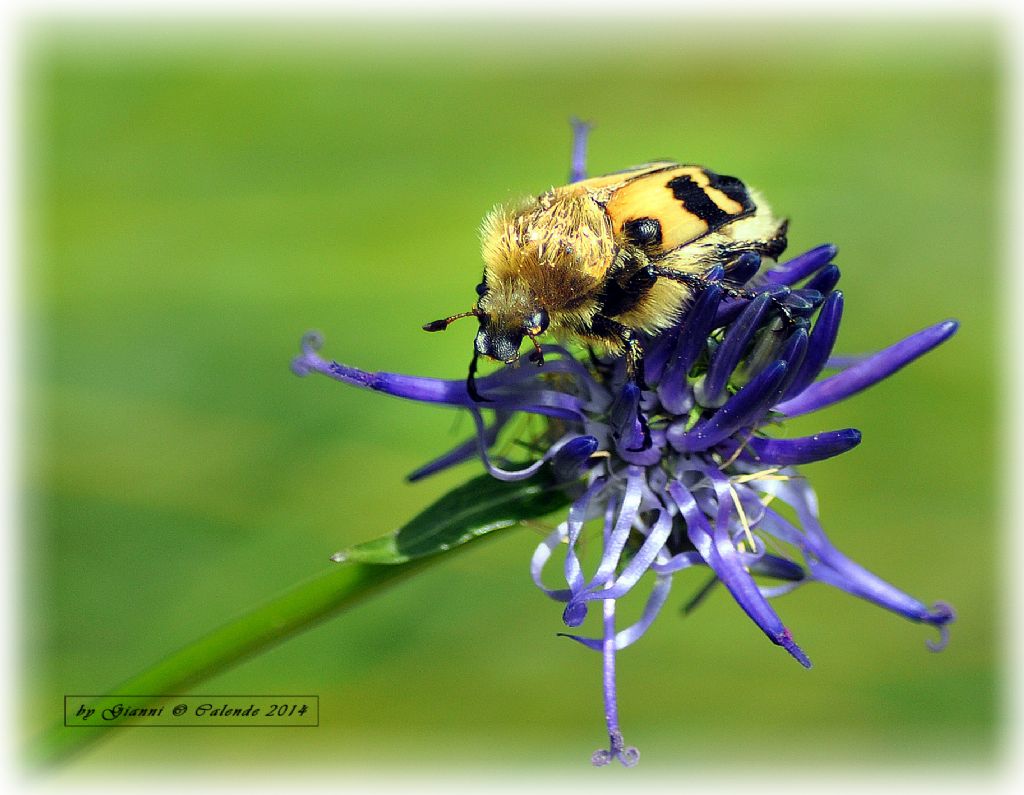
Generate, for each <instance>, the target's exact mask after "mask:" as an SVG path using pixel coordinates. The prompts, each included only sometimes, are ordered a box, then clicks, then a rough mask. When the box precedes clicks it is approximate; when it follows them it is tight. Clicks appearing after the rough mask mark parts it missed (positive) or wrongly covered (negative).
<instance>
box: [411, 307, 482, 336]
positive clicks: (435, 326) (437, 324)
mask: <svg viewBox="0 0 1024 795" xmlns="http://www.w3.org/2000/svg"><path fill="white" fill-rule="evenodd" d="M470 316H474V317H479V316H480V310H479V309H471V310H470V311H468V312H462V313H461V314H458V315H452V316H451V317H444V318H441V319H440V320H432V321H430V322H429V323H424V324H423V330H424V331H444V330H445V329H446V328H448V326H450V325H451V324H452V323H454V322H455V321H456V320H458V319H459V318H462V317H470Z"/></svg>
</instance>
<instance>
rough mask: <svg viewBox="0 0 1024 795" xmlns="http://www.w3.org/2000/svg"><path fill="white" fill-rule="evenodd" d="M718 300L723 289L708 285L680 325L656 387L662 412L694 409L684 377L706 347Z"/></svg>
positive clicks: (719, 301)
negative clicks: (671, 352)
mask: <svg viewBox="0 0 1024 795" xmlns="http://www.w3.org/2000/svg"><path fill="white" fill-rule="evenodd" d="M721 300H722V288H721V287H719V286H718V285H717V284H713V285H711V286H710V287H708V288H707V289H706V290H703V291H702V292H701V293H700V295H698V296H697V299H696V300H695V301H694V303H693V306H692V307H691V308H690V311H689V312H688V313H687V315H686V319H685V320H684V321H683V325H682V329H681V331H680V333H679V339H678V342H677V344H676V348H675V351H674V352H673V355H672V356H671V357H670V358H669V360H668V363H667V364H666V365H665V372H664V374H663V375H662V377H661V379H660V381H659V384H658V396H659V398H660V399H661V402H662V404H663V405H664V406H665V409H666V410H667V411H669V412H671V413H673V414H681V413H683V412H686V411H689V410H690V407H691V406H692V405H693V393H692V392H691V390H690V387H689V385H688V384H687V380H686V377H687V374H688V373H689V372H690V368H692V367H693V365H694V362H696V361H697V357H698V356H699V355H700V353H701V351H703V350H704V348H705V346H706V345H707V337H708V334H709V333H710V331H711V323H712V321H713V320H714V317H715V313H716V312H717V311H718V305H719V303H721Z"/></svg>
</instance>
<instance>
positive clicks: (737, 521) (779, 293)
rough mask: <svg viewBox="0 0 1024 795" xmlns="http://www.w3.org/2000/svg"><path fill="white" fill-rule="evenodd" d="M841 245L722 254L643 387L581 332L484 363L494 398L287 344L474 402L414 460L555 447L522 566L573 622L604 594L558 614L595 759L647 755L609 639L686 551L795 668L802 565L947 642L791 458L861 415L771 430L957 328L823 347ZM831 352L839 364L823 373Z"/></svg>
mask: <svg viewBox="0 0 1024 795" xmlns="http://www.w3.org/2000/svg"><path fill="white" fill-rule="evenodd" d="M835 253H836V252H835V249H834V247H832V246H821V247H819V248H816V249H813V250H811V251H808V252H806V253H804V254H801V255H800V256H797V257H795V258H794V259H791V260H789V261H788V262H785V263H782V264H779V265H771V266H770V267H769V268H767V269H762V268H761V267H760V262H759V261H758V260H757V258H756V257H743V258H741V259H740V260H739V261H737V263H735V264H734V265H733V266H731V267H730V269H729V270H728V271H727V270H724V269H722V268H716V269H715V270H713V271H712V272H711V273H710V274H708V279H709V282H710V286H709V287H708V288H707V289H705V290H703V291H701V292H700V293H698V294H697V295H696V296H695V297H694V299H693V301H692V303H691V305H690V306H689V307H688V309H687V311H686V312H685V313H684V315H683V317H682V319H681V320H680V322H679V323H678V324H677V325H676V326H674V327H673V328H670V329H668V330H667V331H665V332H663V333H661V334H660V335H658V336H657V337H651V338H648V339H646V340H644V343H643V345H644V349H645V351H646V354H645V380H646V384H647V388H645V389H641V388H640V387H638V386H637V384H636V382H635V381H634V380H631V379H629V378H628V377H627V375H626V367H625V362H624V361H623V360H622V359H621V358H613V357H607V356H604V357H602V356H598V355H596V354H594V353H593V352H592V351H590V352H588V355H586V356H580V357H577V356H574V355H573V353H572V352H571V351H570V350H568V349H567V348H565V347H562V346H560V345H547V346H544V348H543V351H544V356H545V363H544V364H543V365H542V366H540V367H532V366H522V367H505V368H503V369H501V370H499V371H497V372H495V373H493V374H491V375H488V376H486V377H483V378H479V379H477V381H476V386H477V389H478V391H479V393H480V394H481V395H483V396H484V397H485V398H486V399H487V402H486V403H480V402H477V401H476V400H474V398H473V396H471V395H470V394H469V392H468V391H467V387H466V383H465V382H464V381H462V380H453V381H448V380H441V379H435V378H426V377H418V376H407V375H398V374H393V373H371V372H367V371H364V370H358V369H356V368H353V367H349V366H346V365H343V364H339V363H337V362H333V361H326V360H324V359H323V358H321V357H320V356H319V355H318V353H317V349H318V348H319V345H320V340H319V339H318V338H317V337H316V336H314V335H307V336H306V337H305V338H304V340H303V343H302V353H301V355H300V356H299V357H297V358H296V359H295V360H294V362H293V369H294V371H295V372H296V373H298V374H300V375H305V374H306V373H309V372H319V373H322V374H324V375H327V376H329V377H331V378H334V379H336V380H339V381H342V382H345V383H349V384H353V385H356V386H362V387H367V388H370V389H374V390H377V391H380V392H384V393H386V394H390V395H394V396H397V397H404V398H408V399H411V400H416V401H421V402H431V403H443V404H446V405H451V406H456V407H461V408H464V409H466V410H468V411H469V412H470V414H471V415H472V418H473V421H474V423H475V426H476V434H475V437H474V438H473V439H470V440H469V441H467V442H465V443H464V444H461V445H459V446H458V447H456V448H455V449H453V450H452V451H450V452H448V453H446V454H445V455H443V456H441V457H439V458H437V459H435V460H434V461H432V462H430V463H428V464H426V465H424V466H422V467H421V468H419V469H418V470H416V471H415V472H413V473H412V474H411V475H410V479H412V480H418V479H420V478H423V477H426V476H427V475H430V474H432V473H435V472H438V471H440V470H442V469H445V468H447V467H450V466H452V465H454V464H456V463H459V462H461V461H464V460H467V459H469V458H472V457H473V456H474V455H479V457H480V459H481V460H482V462H483V464H484V466H485V467H486V469H487V471H488V472H490V474H491V475H493V476H494V477H495V478H499V479H501V480H521V479H525V478H529V477H531V476H532V475H535V474H536V473H537V472H538V470H540V469H541V468H542V467H545V466H549V467H550V468H551V471H552V472H553V473H554V475H555V477H556V478H557V479H558V480H559V481H560V482H561V483H563V484H564V486H565V488H566V489H568V490H570V491H571V493H572V495H573V501H572V505H571V507H570V508H569V510H568V514H567V516H566V517H565V518H564V520H563V521H562V522H561V523H560V524H559V525H558V527H557V528H556V529H555V530H554V531H553V532H552V533H551V534H550V535H549V536H548V537H547V538H545V539H544V541H543V542H542V543H541V544H540V545H539V546H538V547H537V550H536V552H535V553H534V555H533V559H532V561H531V564H530V568H531V573H532V576H533V579H534V582H535V583H536V584H537V586H538V587H539V588H541V589H542V590H543V591H544V592H545V593H546V594H547V595H548V596H549V597H551V598H552V599H554V600H556V601H558V602H561V603H563V605H564V607H563V612H562V618H563V621H564V623H565V624H566V626H567V627H568V628H570V629H575V628H577V627H579V626H581V624H582V623H583V621H584V619H585V618H586V616H587V614H588V612H589V610H590V607H591V603H592V602H600V608H601V615H602V625H601V626H602V631H601V633H600V635H599V636H597V637H587V636H584V635H580V634H575V633H567V637H569V638H572V639H573V640H575V641H577V642H578V643H580V644H582V645H583V646H585V647H587V648H589V649H593V650H595V651H598V652H600V653H601V655H602V659H603V664H604V699H605V716H606V722H607V729H608V736H609V747H608V748H607V749H602V750H600V751H598V752H596V753H595V754H594V756H593V762H594V764H598V765H603V764H607V763H608V762H610V761H611V760H612V759H618V760H619V761H620V762H621V763H622V764H625V765H627V766H628V765H633V764H635V763H636V761H637V759H638V757H639V754H638V752H637V751H636V749H635V748H630V747H627V746H626V745H625V743H624V741H623V738H622V732H621V731H620V729H619V722H618V709H617V704H616V689H615V655H616V652H617V651H618V650H620V649H623V648H625V647H626V646H629V645H630V644H632V643H634V642H635V641H637V640H638V639H639V638H640V637H642V636H643V634H644V632H645V631H646V630H647V628H648V627H649V626H650V625H651V623H652V622H653V620H654V619H655V617H656V616H657V614H658V612H659V610H660V609H661V607H662V605H663V604H664V603H665V601H666V600H667V598H668V595H669V590H670V588H671V586H672V581H673V577H674V575H675V574H676V573H678V572H680V571H682V570H683V569H689V568H695V567H704V568H705V569H708V570H710V572H711V574H712V575H713V580H712V581H713V582H720V583H721V584H722V585H724V586H725V587H726V589H727V590H728V591H729V593H730V594H731V595H732V597H733V598H734V599H735V601H736V603H737V604H738V605H739V607H740V608H742V610H743V611H744V612H745V613H746V614H747V615H748V616H749V618H750V619H751V620H752V621H753V622H754V623H755V624H756V625H757V627H759V628H760V629H761V631H762V632H763V633H764V634H765V635H766V636H767V638H768V639H769V640H770V641H771V642H772V643H774V644H776V645H778V646H781V647H782V648H783V649H785V650H786V651H787V652H788V653H789V654H790V655H792V656H793V657H794V658H795V659H796V660H797V661H798V662H799V663H800V664H801V665H803V666H805V667H810V665H811V662H810V659H809V658H808V656H807V655H806V654H805V653H804V651H803V650H802V649H801V648H800V646H799V645H797V642H796V641H795V639H794V637H793V635H792V633H791V632H790V630H789V629H788V628H787V627H786V626H785V625H784V624H783V622H782V620H781V619H780V617H779V615H778V614H777V613H776V611H775V609H774V607H773V606H772V605H771V603H770V600H771V599H773V598H774V597H777V596H780V595H782V594H784V593H787V592H789V591H792V590H793V589H795V588H798V587H800V586H801V585H803V584H805V583H807V582H811V581H819V582H824V583H827V584H829V585H832V586H834V587H836V588H840V589H842V590H844V591H847V592H848V593H851V594H853V595H854V596H858V597H861V598H862V599H867V600H868V601H871V602H874V603H875V604H877V605H880V606H881V607H884V608H887V609H889V610H892V611H894V612H896V613H899V614H900V615H902V616H904V617H906V618H908V619H910V620H912V621H917V622H922V623H926V624H930V625H932V626H934V627H936V628H938V630H939V632H940V638H939V641H938V642H935V643H933V642H929V646H930V648H932V649H934V650H938V649H941V648H942V647H943V646H944V645H945V642H946V639H947V632H948V624H949V623H950V622H951V621H952V620H953V618H954V613H953V611H952V609H951V608H950V607H949V606H948V605H946V604H943V603H941V602H939V603H936V604H934V605H932V606H928V605H926V604H924V603H922V602H920V601H918V600H917V599H914V598H913V597H911V596H908V595H907V594H905V593H903V592H902V591H900V590H899V589H897V588H896V587H895V586H893V585H891V584H889V583H888V582H885V581H884V580H882V579H880V578H879V577H877V576H875V575H874V574H872V573H871V572H869V571H868V570H867V569H865V568H863V567H862V566H860V565H859V564H857V563H855V562H853V561H852V560H850V559H849V558H848V557H846V556H845V555H843V554H842V553H841V552H840V551H839V550H838V549H837V548H836V547H835V546H833V544H832V543H831V542H830V541H829V539H828V537H827V536H826V535H825V533H824V531H823V529H822V527H821V525H820V524H819V521H818V506H817V499H816V496H815V494H814V491H813V489H812V488H811V486H810V485H809V483H808V482H807V480H806V479H805V478H804V477H803V476H802V475H801V474H800V473H799V471H798V470H797V468H796V467H798V466H799V465H801V464H805V463H809V462H812V461H819V460H822V459H826V458H831V457H833V456H836V455H839V454H841V453H844V452H846V451H847V450H850V449H851V448H853V447H855V446H856V445H857V444H859V443H860V438H861V437H860V433H859V432H858V431H857V430H855V429H852V428H845V429H838V430H831V431H823V432H821V433H816V434H814V435H812V436H805V437H800V438H783V437H781V436H780V435H779V434H778V430H779V428H780V427H781V424H782V423H783V422H784V421H785V420H786V419H787V418H789V417H795V416H798V415H802V414H808V413H810V412H813V411H817V410H818V409H820V408H823V407H825V406H828V405H830V404H832V403H835V402H837V401H840V400H843V399H845V398H847V397H849V396H851V395H853V394H855V393H856V392H859V391H860V390H862V389H865V388H867V387H869V386H871V385H872V384H874V383H877V382H878V381H880V380H882V379H884V378H886V377H888V376H889V375H891V374H893V373H894V372H896V371H897V370H899V369H900V368H902V367H903V366H905V365H906V364H908V363H909V362H911V361H913V360H914V359H916V358H917V357H918V356H921V355H922V354H924V353H926V352H928V351H929V350H931V349H932V348H934V347H935V346H937V345H938V344H940V343H942V342H943V341H945V340H946V339H948V338H949V337H950V336H951V335H952V334H953V333H954V332H955V331H956V328H957V324H956V323H955V322H954V321H945V322H942V323H938V324H936V325H934V326H930V327H928V328H925V329H923V330H921V331H919V332H917V333H915V334H912V335H910V336H909V337H907V338H906V339H903V340H901V341H900V342H898V343H896V344H894V345H892V346H890V347H888V348H886V349H884V350H882V351H879V352H877V353H875V354H872V355H867V356H862V357H855V358H844V359H830V357H831V355H832V348H833V345H834V343H835V340H836V336H837V333H838V329H839V324H840V320H841V318H842V314H843V295H842V293H840V292H838V291H837V290H836V289H835V287H836V284H837V282H838V280H839V270H838V268H837V267H836V266H835V265H834V264H833V262H832V260H833V258H834V256H835ZM726 280H727V281H728V282H729V284H730V285H731V286H732V287H735V286H736V285H744V286H745V290H744V291H743V292H742V294H739V295H737V291H736V290H734V289H733V290H726V289H724V285H721V283H722V282H724V281H726ZM730 295H732V296H734V297H728V296H730ZM826 370H829V371H831V372H832V374H830V375H828V376H826V377H821V375H822V373H823V372H824V371H826ZM484 411H487V412H488V413H489V414H490V415H491V416H490V417H489V421H485V419H484V415H483V412H484ZM519 415H532V416H535V417H540V418H542V422H541V425H542V430H541V431H540V432H539V433H536V434H535V435H534V436H533V437H532V438H531V439H530V440H529V441H530V443H531V446H532V448H533V449H534V450H535V451H536V454H535V457H534V458H533V460H532V461H530V462H528V463H526V464H525V465H521V466H518V467H517V468H511V465H510V464H509V462H507V461H505V460H502V459H500V458H499V457H498V456H497V455H496V454H495V453H494V452H493V451H494V450H495V449H496V447H497V444H496V443H497V440H498V437H499V435H500V434H501V433H502V432H503V430H504V429H506V427H507V426H508V425H509V422H510V420H512V419H513V418H515V417H517V416H519ZM786 506H788V508H787V507H786ZM592 519H593V520H597V521H599V522H600V524H601V526H602V531H601V534H600V543H601V557H600V560H599V562H598V563H597V565H596V567H594V568H592V569H591V570H589V571H588V570H586V568H585V567H584V565H583V563H582V561H581V559H580V556H579V554H578V549H579V546H580V542H581V538H582V537H583V535H584V531H585V525H586V523H587V522H588V521H589V520H592ZM561 549H564V556H563V557H562V558H561V564H560V574H561V579H562V580H564V587H563V585H562V584H559V585H558V586H556V587H549V586H548V585H547V584H545V580H544V578H543V575H544V574H545V572H546V571H547V569H548V568H549V566H550V565H551V564H552V561H553V558H555V551H556V550H561ZM755 578H756V579H755ZM641 580H649V581H650V583H651V587H650V591H649V593H648V595H647V597H646V603H645V607H644V609H643V612H642V614H641V616H640V618H639V619H638V620H637V621H636V622H635V623H633V624H631V625H630V626H626V627H621V628H620V627H619V626H618V625H617V623H616V604H617V601H618V600H619V599H622V598H624V597H626V596H627V595H629V594H631V593H632V591H633V590H634V588H635V587H636V586H638V585H639V584H640V582H641Z"/></svg>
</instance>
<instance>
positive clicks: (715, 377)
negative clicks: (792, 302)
mask: <svg viewBox="0 0 1024 795" xmlns="http://www.w3.org/2000/svg"><path fill="white" fill-rule="evenodd" d="M769 303H771V298H770V297H769V296H767V295H764V294H761V295H759V296H757V298H755V299H754V300H753V301H751V302H750V303H749V304H747V306H746V307H745V308H744V310H743V311H742V312H741V313H740V316H739V318H738V319H737V320H736V322H735V323H733V324H732V326H730V327H729V331H728V332H726V335H725V339H724V340H722V344H721V345H719V346H718V348H717V349H716V350H715V353H714V355H713V356H712V357H711V364H710V366H709V367H708V372H707V375H705V376H704V378H703V379H701V380H700V381H698V382H697V385H696V387H695V388H694V394H695V396H696V398H697V402H698V403H700V404H701V405H702V406H711V407H714V406H721V405H722V404H723V403H725V401H726V399H727V397H728V396H727V395H726V392H725V386H726V383H727V382H728V380H729V376H730V375H731V374H732V371H733V370H735V369H736V365H737V364H739V360H740V355H741V354H742V353H743V352H744V350H746V347H747V345H748V344H749V343H750V340H751V339H753V337H754V332H755V331H757V328H758V326H759V325H760V324H761V320H762V319H763V318H764V315H765V312H766V311H767V310H768V304H769Z"/></svg>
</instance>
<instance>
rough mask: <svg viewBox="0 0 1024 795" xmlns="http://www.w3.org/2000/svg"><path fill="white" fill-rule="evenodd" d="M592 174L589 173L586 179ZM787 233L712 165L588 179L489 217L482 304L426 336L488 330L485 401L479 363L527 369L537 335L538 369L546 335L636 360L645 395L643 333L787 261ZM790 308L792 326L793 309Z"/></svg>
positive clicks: (634, 370) (481, 338) (480, 336)
mask: <svg viewBox="0 0 1024 795" xmlns="http://www.w3.org/2000/svg"><path fill="white" fill-rule="evenodd" d="M577 132H578V133H579V129H577ZM583 132H584V133H585V129H584V130H583ZM577 151H578V153H579V158H580V159H582V148H581V147H579V146H578V148H577ZM581 172H582V164H580V165H579V166H578V167H576V168H574V176H580V177H582V173H581ZM786 226H787V222H786V221H784V220H782V221H780V220H778V219H777V218H775V216H773V215H772V213H771V210H770V209H769V208H768V206H767V205H766V204H765V202H764V201H763V199H762V198H761V196H760V195H759V194H758V193H757V192H756V191H754V190H752V189H750V188H748V187H747V186H746V185H744V184H743V183H742V182H741V181H740V180H738V179H736V178H735V177H727V176H723V175H722V174H718V173H716V172H714V171H711V170H709V169H707V168H704V167H702V166H694V165H682V164H679V163H674V162H668V161H660V162H655V163H647V164H645V165H642V166H636V167H634V168H630V169H627V170H625V171H621V172H617V173H614V174H608V175H606V176H602V177H592V178H590V179H578V180H577V181H575V182H571V183H569V184H568V185H565V186H562V187H557V188H552V189H551V190H549V191H547V192H545V193H542V194H541V195H540V196H537V197H534V198H530V199H528V200H525V201H522V202H520V203H518V204H515V205H512V206H505V207H498V208H496V209H494V210H493V211H492V212H491V213H490V214H488V216H487V217H486V218H485V219H484V222H483V228H482V239H483V259H484V275H483V281H482V282H481V283H480V284H479V285H477V288H476V290H477V295H478V300H477V303H476V306H475V307H474V308H473V309H471V310H470V311H468V312H463V313H461V314H458V315H452V316H451V317H447V318H443V319H441V320H435V321H433V322H432V323H427V324H426V325H425V326H424V327H423V328H424V329H425V330H426V331H443V330H444V329H446V328H447V327H448V325H449V324H450V323H451V322H452V321H454V320H457V319H458V318H462V317H476V318H477V319H478V320H479V323H480V328H479V330H478V331H477V334H476V340H475V343H474V351H473V358H472V360H471V362H470V366H469V376H468V378H467V388H468V390H469V393H470V395H471V396H472V397H473V399H474V400H477V401H481V400H486V398H485V397H483V396H481V395H480V394H479V393H478V391H477V389H476V385H475V380H474V379H475V373H476V366H477V360H478V358H479V357H480V356H486V357H489V358H491V359H496V360H498V361H501V362H505V363H511V362H515V361H516V360H518V358H519V348H520V345H521V344H522V341H523V338H524V337H528V338H529V339H530V341H531V342H532V343H533V346H534V351H533V353H532V354H531V357H530V358H531V360H532V361H534V362H536V363H537V364H542V363H543V354H542V353H541V348H540V344H539V343H538V342H537V337H538V336H539V335H541V334H543V333H545V332H546V331H551V332H553V333H555V334H556V335H557V336H561V337H565V338H570V339H576V340H578V341H580V342H583V343H597V344H600V345H603V346H604V347H605V348H606V349H607V350H608V351H609V352H610V353H613V354H623V353H624V354H625V356H626V364H627V370H628V373H629V376H630V378H632V379H633V380H634V381H636V382H637V383H638V384H639V385H640V386H641V387H642V386H643V385H644V384H643V348H642V346H641V340H640V337H641V335H643V334H655V333H657V332H659V331H661V330H663V329H666V328H668V327H670V326H672V325H673V324H674V323H675V322H676V321H678V319H679V317H680V315H681V314H682V313H683V312H685V310H686V306H687V303H688V301H689V299H690V297H691V296H692V295H693V294H694V292H695V291H699V290H701V289H703V288H705V287H707V285H708V284H709V280H708V278H707V273H708V271H709V270H711V269H712V268H713V267H715V266H716V265H723V266H726V267H727V268H728V267H730V266H733V267H735V266H736V265H737V264H738V263H741V262H743V263H745V264H746V265H748V266H749V265H750V264H753V263H758V262H760V259H761V258H762V257H766V258H771V259H777V258H778V256H779V255H780V254H781V253H782V252H783V251H784V250H785V248H786ZM723 287H724V288H725V291H726V294H728V295H732V296H734V297H735V296H750V294H749V293H746V292H745V291H743V290H740V289H737V288H730V287H728V286H727V285H723ZM779 308H780V310H781V311H782V313H783V314H784V315H785V316H786V317H787V318H788V319H792V318H790V316H789V313H788V311H787V309H786V307H785V305H784V304H782V303H781V302H779Z"/></svg>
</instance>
